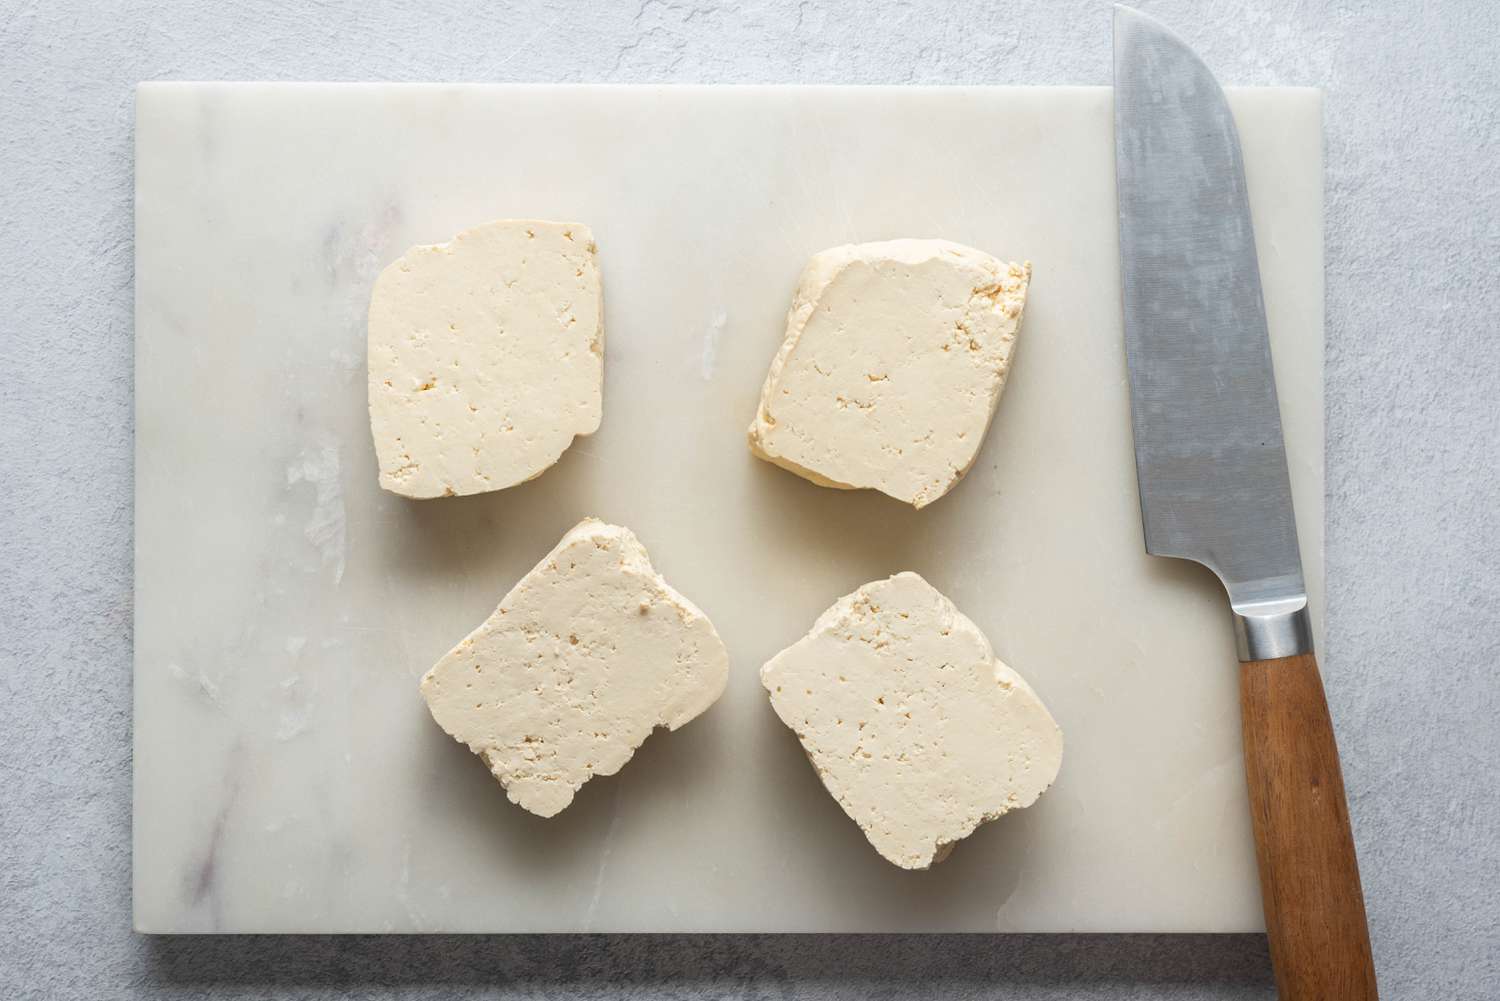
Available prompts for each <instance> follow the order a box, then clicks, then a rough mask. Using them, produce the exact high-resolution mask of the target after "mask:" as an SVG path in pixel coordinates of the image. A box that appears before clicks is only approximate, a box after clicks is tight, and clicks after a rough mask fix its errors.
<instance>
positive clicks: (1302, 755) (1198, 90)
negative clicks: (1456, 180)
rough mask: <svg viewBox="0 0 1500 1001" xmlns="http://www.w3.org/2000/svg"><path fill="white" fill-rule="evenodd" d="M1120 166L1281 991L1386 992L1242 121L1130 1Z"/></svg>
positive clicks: (1149, 438)
mask: <svg viewBox="0 0 1500 1001" xmlns="http://www.w3.org/2000/svg"><path fill="white" fill-rule="evenodd" d="M1114 55H1115V70H1114V73H1115V172H1116V181H1117V184H1118V194H1119V213H1120V272H1121V280H1122V289H1123V298H1124V308H1125V353H1126V359H1127V361H1128V367H1129V370H1130V409H1131V423H1132V427H1133V430H1134V434H1135V461H1136V476H1137V478H1138V479H1139V481H1140V496H1141V517H1142V521H1143V522H1144V524H1145V530H1146V533H1145V534H1146V550H1147V551H1148V552H1150V553H1152V554H1154V555H1157V556H1174V557H1178V558H1181V559H1187V560H1194V561H1196V562H1198V563H1202V564H1204V565H1205V566H1207V567H1208V568H1209V569H1211V570H1212V571H1213V572H1214V573H1215V574H1217V575H1218V577H1219V579H1220V580H1221V581H1222V582H1223V584H1224V587H1225V590H1227V591H1228V592H1229V603H1230V606H1231V608H1232V610H1233V613H1234V615H1233V618H1234V626H1235V636H1236V640H1237V645H1238V649H1239V659H1240V661H1241V667H1240V703H1241V714H1242V721H1243V724H1244V745H1245V775H1246V778H1247V779H1248V782H1249V790H1250V808H1251V815H1252V819H1253V821H1254V827H1255V848H1256V857H1257V861H1258V863H1259V866H1260V884H1261V897H1262V903H1263V906H1264V908H1265V915H1266V929H1267V933H1268V935H1269V939H1270V946H1271V963H1272V966H1273V967H1274V969H1275V974H1276V984H1277V988H1278V990H1279V992H1280V995H1281V997H1282V999H1283V1001H1345V999H1368V998H1374V997H1375V996H1376V991H1375V969H1374V966H1373V964H1372V962H1371V959H1370V941H1369V933H1368V931H1367V929H1366V924H1365V905H1364V897H1363V895H1362V893H1361V890H1360V884H1359V867H1358V864H1357V862H1356V860H1355V856H1354V842H1353V839H1352V838H1351V836H1350V833H1349V811H1348V807H1347V805H1346V803H1345V800H1344V782H1343V777H1342V775H1341V773H1340V769H1339V759H1338V749H1337V747H1336V746H1335V744H1334V737H1333V726H1332V723H1331V721H1330V719H1329V716H1328V704H1327V702H1326V700H1325V698H1324V695H1323V683H1322V680H1321V679H1320V678H1319V676H1318V665H1317V661H1316V660H1315V658H1314V656H1313V646H1312V631H1311V629H1310V627H1309V624H1308V615H1307V591H1306V587H1305V585H1304V583H1303V579H1302V560H1301V557H1300V555H1299V553H1298V550H1297V529H1296V525H1295V523H1294V521H1293V518H1292V494H1291V486H1290V482H1289V479H1288V475H1287V462H1286V450H1285V447H1284V445H1283V443H1282V436H1281V415H1280V412H1279V409H1278V407H1277V402H1276V380H1275V377H1274V375H1273V373H1272V370H1271V348H1270V342H1269V340H1268V338H1267V334H1266V316H1265V309H1264V305H1263V303H1262V301H1261V288H1260V271H1259V267H1258V265H1257V262H1256V256H1255V238H1254V234H1253V232H1252V230H1251V226H1250V204H1249V199H1248V197H1247V195H1246V189H1245V172H1244V167H1243V164H1242V163H1241V160H1240V146H1239V137H1238V134H1237V133H1236V131H1235V127H1234V119H1233V117H1232V116H1231V115H1230V112H1229V106H1228V104H1227V103H1226V102H1225V99H1224V92H1223V91H1222V90H1221V89H1220V88H1219V85H1218V83H1217V82H1215V80H1214V78H1213V75H1212V74H1210V73H1209V71H1208V69H1207V68H1206V67H1205V66H1204V65H1203V63H1202V62H1201V61H1200V60H1199V59H1198V57H1197V56H1195V55H1194V54H1193V52H1192V51H1191V50H1190V49H1189V48H1188V47H1187V46H1186V45H1184V44H1183V43H1182V42H1181V41H1180V40H1179V39H1178V38H1177V37H1176V36H1174V35H1173V34H1172V33H1171V32H1169V31H1167V30H1166V29H1165V28H1164V27H1162V26H1161V25H1160V24H1158V23H1156V22H1155V21H1153V20H1151V19H1150V18H1148V17H1146V16H1144V15H1142V14H1140V13H1138V12H1136V11H1134V10H1131V9H1130V8H1128V7H1116V8H1115V53H1114Z"/></svg>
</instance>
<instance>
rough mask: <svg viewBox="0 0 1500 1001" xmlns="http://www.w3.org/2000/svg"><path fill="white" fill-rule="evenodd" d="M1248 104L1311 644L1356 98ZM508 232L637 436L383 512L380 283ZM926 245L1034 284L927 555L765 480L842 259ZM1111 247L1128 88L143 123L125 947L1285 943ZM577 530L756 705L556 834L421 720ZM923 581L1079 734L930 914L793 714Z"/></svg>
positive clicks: (699, 97)
mask: <svg viewBox="0 0 1500 1001" xmlns="http://www.w3.org/2000/svg"><path fill="white" fill-rule="evenodd" d="M1231 96H1232V103H1233V105H1234V108H1235V112H1236V116H1237V119H1238V121H1239V124H1240V129H1241V135H1242V137H1243V142H1244V148H1245V161H1246V165H1247V170H1248V173H1249V183H1250V191H1251V201H1252V203H1253V208H1254V212H1255V224H1256V235H1257V238H1258V241H1259V248H1260V252H1261V266H1262V269H1263V278H1264V283H1265V295H1266V304H1267V308H1268V311H1269V315H1270V327H1271V334H1272V341H1273V347H1274V352H1275V358H1276V368H1277V374H1278V381H1279V388H1280V391H1281V399H1282V406H1283V414H1284V418H1285V422H1286V427H1287V446H1288V453H1289V456H1290V460H1291V467H1292V481H1293V487H1294V491H1295V493H1296V500H1297V514H1298V523H1299V528H1300V531H1301V537H1302V548H1303V555H1304V559H1305V560H1306V564H1307V573H1308V580H1309V585H1310V587H1311V589H1312V596H1313V608H1314V615H1315V616H1317V617H1319V618H1321V597H1322V590H1323V565H1322V539H1323V532H1322V520H1323V484H1322V476H1323V461H1322V460H1323V420H1322V368H1323V365H1322V351H1323V347H1322V294H1323V291H1322V237H1321V230H1322V179H1321V139H1320V101H1319V97H1318V94H1317V93H1316V92H1313V91H1305V90H1271V91H1240V92H1236V93H1233V94H1232V95H1231ZM504 216H535V217H543V218H557V219H573V220H582V221H584V222H586V223H588V224H589V225H590V226H591V227H593V230H594V233H595V235H596V236H597V239H598V244H599V260H600V264H601V268H602V271H603V275H604V281H605V299H606V330H607V356H606V369H605V371H606V387H605V415H604V424H603V427H602V429H601V430H600V432H599V433H598V434H597V435H596V436H594V437H593V438H590V439H585V440H581V441H579V442H578V443H577V444H576V445H574V447H573V448H572V449H570V450H569V451H568V452H567V453H566V454H565V455H564V456H563V458H562V460H561V462H560V463H559V464H558V465H557V466H556V467H555V468H554V469H552V470H551V471H549V472H548V473H546V474H545V475H544V476H542V477H541V478H540V479H539V480H536V481H533V482H531V483H528V484H525V485H523V486H520V487H517V488H514V489H511V490H507V491H503V492H501V493H498V494H491V495H487V496H479V497H472V498H460V499H447V500H434V501H418V502H412V501H406V500H402V499H399V498H396V497H394V496H391V495H387V494H383V493H382V492H381V491H380V490H379V489H378V488H377V486H376V478H375V460H374V454H373V451H372V447H371V442H370V436H369V429H368V424H367V420H366V412H365V381H364V380H365V376H364V359H363V352H364V314H365V308H366V304H367V301H368V297H369V292H370V286H371V282H372V281H373V279H374V277H375V275H376V273H377V272H378V271H379V269H380V268H381V267H382V266H384V265H385V264H386V263H388V262H389V261H391V260H392V259H394V258H395V257H397V256H398V255H399V254H400V253H401V252H402V251H403V250H404V249H406V248H407V247H408V246H409V245H411V244H414V243H427V242H433V241H438V240H444V239H447V238H448V237H449V236H451V235H452V234H453V233H455V232H456V231H458V230H459V229H462V228H464V227H467V226H471V225H473V224H475V223H478V222H483V221H485V220H489V219H493V218H498V217H504ZM900 236H931V237H945V238H948V239H952V240H957V241H959V242H962V243H966V244H972V245H974V246H976V247H980V248H982V249H984V250H987V251H990V252H992V253H994V254H996V255H999V256H1001V257H1006V258H1023V257H1024V258H1029V259H1030V260H1031V261H1032V262H1034V265H1035V280H1034V283H1033V286H1032V292H1031V299H1030V301H1029V303H1028V305H1027V310H1026V321H1025V326H1024V329H1023V333H1022V339H1021V343H1020V348H1019V353H1018V358H1017V363H1016V367H1015V370H1014V374H1013V376H1012V378H1011V382H1010V386H1009V388H1008V389H1007V391H1006V393H1005V396H1004V398H1003V399H1002V400H1001V403H1000V408H999V413H998V416H997V418H996V422H995V425H994V427H993V430H992V431H991V433H990V435H989V438H988V440H987V442H986V444H985V446H984V449H983V451H982V452H981V454H980V457H979V461H978V462H977V464H976V465H975V467H974V469H973V470H972V471H971V472H970V474H969V476H968V478H967V479H966V480H964V481H963V482H962V483H961V484H960V485H959V486H958V487H957V489H956V490H955V491H954V492H953V493H952V494H950V495H949V496H948V497H946V498H944V499H943V500H941V501H939V502H938V503H937V504H936V505H934V506H932V507H930V508H928V509H926V510H924V511H920V512H917V511H912V510H911V509H909V508H905V507H903V506H902V505H900V504H898V503H896V502H894V501H891V500H888V499H886V498H883V497H881V496H878V495H874V494H869V493H857V494H855V493H844V492H838V491H833V490H825V489H821V488H818V487H815V486H812V485H811V484H809V483H806V482H804V481H803V480H801V479H798V478H797V477H795V476H792V475H791V474H789V473H786V472H784V471H782V470H779V469H776V468H773V467H772V466H770V465H768V464H766V463H764V462H759V461H756V460H754V459H752V458H751V456H750V454H749V452H748V451H747V450H746V448H745V440H744V433H745V427H746V425H747V423H748V422H749V420H750V418H751V415H752V413H753V410H754V407H755V401H756V397H757V393H758V391H759V388H760V383H761V379H762V377H763V376H764V374H765V368H766V364H767V363H768V361H769V360H770V358H771V355H772V354H773V352H774V351H775V349H776V346H777V344H778V342H779V340H780V336H781V332H782V321H783V315H784V313H785V310H786V306H787V302H788V299H789V296H790V294H791V290H792V287H793V283H794V282H795V280H796V278H797V275H798V272H799V271H800V270H801V268H802V265H803V263H804V262H805V261H806V259H807V257H808V255H809V254H811V253H813V252H814V251H817V250H820V249H823V248H825V247H828V246H831V245H834V244H839V243H844V242H850V241H863V240H878V239H887V238H892V237H900ZM1115 239H1116V235H1115V199H1114V175H1113V154H1112V146H1111V99H1110V93H1109V91H1108V90H1105V89H1083V88H1077V89H1074V88H1069V89H971V88H955V89H936V88H899V89H898V88H847V89H846V88H760V87H756V88H698V87H676V88H653V87H639V88H617V87H616V88H579V87H533V88H524V87H444V86H420V87H417V86H385V85H381V86H328V85H308V86H303V85H296V86H276V85H223V84H214V85H197V84H160V85H158V84H150V85H145V86H143V87H142V88H141V90H140V93H139V101H138V110H137V225H136V255H137V256H136V260H137V269H136V296H137V324H136V400H137V424H136V433H137V439H136V444H137V465H136V632H135V643H136V663H135V823H134V832H135V885H134V894H135V924H136V927H137V928H138V929H140V930H142V931H149V932H191V931H204V932H207V931H233V932H292V931H308V932H314V931H316V932H334V931H340V932H343V931H544V930H600V931H607V930H641V931H647V930H649V931H731V930H755V931H824V930H828V931H883V930H892V931H894V930H974V931H993V930H1006V931H1009V930H1015V931H1054V930H1059V931H1060V930H1087V931H1248V930H1254V929H1259V928H1260V927H1261V916H1260V907H1259V896H1258V892H1257V888H1256V881H1255V867H1254V857H1253V850H1252V844H1251V839H1250V830H1249V818H1248V812H1247V807H1246V803H1245V791H1244V779H1243V777H1242V772H1241V765H1240V751H1239V716H1238V703H1237V696H1236V685H1237V673H1236V672H1237V668H1236V665H1235V660H1234V653H1233V645H1232V641H1231V635H1230V629H1229V621H1228V617H1227V612H1226V609H1225V605H1224V601H1223V598H1222V596H1221V594H1220V592H1219V589H1218V587H1217V585H1216V584H1215V582H1214V581H1213V580H1212V579H1211V578H1210V577H1209V575H1208V574H1207V573H1206V572H1204V571H1201V570H1199V569H1197V568H1195V567H1191V566H1187V565H1183V564H1177V563H1173V562H1170V561H1165V560H1155V559H1151V558H1148V557H1147V556H1146V555H1145V554H1144V552H1143V551H1142V544H1141V532H1140V524H1139V521H1138V515H1137V507H1136V486H1135V479H1134V474H1133V465H1132V455H1131V447H1130V431H1129V425H1128V422H1127V414H1128V410H1127V406H1128V404H1127V399H1126V389H1125V370H1124V359H1123V347H1122V342H1121V320H1120V307H1119V282H1118V276H1117V271H1116V267H1117V253H1116V244H1115ZM584 515H597V516H599V517H602V518H604V519H606V520H610V521H614V522H618V523H621V524H625V525H628V526H630V527H631V528H633V529H634V530H635V531H636V532H637V533H638V534H639V536H640V537H641V539H642V540H643V541H644V543H645V544H646V546H647V547H648V548H649V550H650V552H651V555H652V558H653V560H654V561H655V563H656V566H657V567H658V568H659V569H660V570H661V571H662V572H663V573H664V574H665V575H666V576H667V578H668V580H670V581H671V582H672V583H673V584H674V585H675V586H676V587H677V588H679V589H680V590H681V591H683V592H684V593H685V594H687V595H688V596H689V597H691V598H692V600H693V601H694V602H696V603H697V604H698V605H700V606H701V607H702V608H703V609H704V610H705V611H706V612H707V613H708V614H709V615H710V616H711V617H712V619H713V621H714V622H715V624H716V625H717V627H718V629H719V631H720V633H721V634H722V636H723V638H724V640H725V642H726V643H727V645H728V647H729V650H730V654H731V658H732V667H731V678H730V682H729V688H728V691H727V693H726V694H725V697H724V698H723V699H722V700H721V702H720V703H719V704H718V705H716V706H715V707H714V708H713V709H711V710H710V711H709V712H708V713H707V714H706V715H704V716H703V717H702V718H700V719H699V720H696V721H694V722H693V723H691V724H690V725H688V726H687V727H686V728H684V729H683V730H680V731H678V732H677V733H672V734H668V733H665V732H660V731H659V732H658V733H657V734H656V735H655V736H653V737H651V739H649V740H648V741H647V742H646V744H645V745H644V746H643V747H642V748H641V750H640V751H639V752H638V753H637V754H636V756H635V759H634V760H633V761H631V762H630V763H629V764H628V765H627V766H626V767H625V769H624V770H623V771H622V772H621V773H620V774H619V775H617V776H615V777H612V778H604V779H596V780H594V781H593V782H591V783H589V784H588V785H587V786H585V788H584V790H583V791H582V792H581V793H580V795H579V797H578V799H577V801H576V802H575V803H574V805H573V806H572V807H571V808H570V809H568V810H567V811H565V812H564V813H563V814H562V815H561V816H559V817H557V818H555V819H552V820H542V819H539V818H537V817H534V816H531V815H530V814H527V813H525V812H523V811H521V810H520V809H518V808H517V807H515V806H512V805H510V804H509V803H508V802H507V801H506V799H505V795H504V793H503V792H502V791H501V790H500V788H499V787H498V786H497V785H496V784H495V783H494V782H493V781H492V780H491V778H490V777H489V775H488V773H487V771H486V769H485V768H484V767H483V765H482V764H480V763H479V761H478V760H477V759H475V758H473V757H472V756H471V755H470V754H469V752H468V751H467V750H466V749H464V748H463V747H461V746H459V745H458V744H456V743H454V742H453V741H452V740H451V739H449V738H448V737H447V736H445V735H444V734H443V733H442V732H441V731H440V730H439V729H438V728H437V726H436V725H435V724H434V723H433V722H432V720H431V719H430V718H429V716H428V714H427V711H426V708H425V706H424V705H423V703H422V701H421V699H420V697H419V696H418V693H417V679H418V677H419V676H420V675H421V673H422V672H423V671H424V670H425V669H426V668H427V667H428V666H429V665H431V664H432V663H433V661H434V660H436V659H437V658H438V657H439V656H440V655H441V654H442V653H444V652H445V651H446V650H447V649H448V648H449V647H450V646H451V645H452V644H453V643H454V642H455V641H456V640H458V639H460V638H461V637H462V636H463V635H464V634H465V633H466V632H467V631H468V630H469V629H471V628H472V627H473V626H474V625H476V624H477V623H478V622H479V621H480V620H481V619H483V618H484V617H485V615H487V614H488V613H489V612H490V611H491V610H492V609H493V607H494V605H495V603H496V602H497V601H498V599H499V598H500V596H501V595H502V594H503V593H504V592H505V591H506V590H507V589H508V588H509V587H510V585H511V584H512V583H513V582H514V581H515V580H516V579H517V578H518V577H519V576H520V575H521V574H522V573H523V572H524V571H525V570H526V569H528V568H529V567H530V566H531V565H532V564H533V563H534V562H535V561H536V560H537V559H539V558H540V557H541V556H542V555H543V554H544V553H545V552H546V551H547V550H548V549H549V548H550V547H551V546H552V545H553V544H554V543H555V542H556V541H557V539H558V537H559V536H560V535H561V534H562V533H563V531H564V530H566V529H567V528H568V527H569V526H570V525H572V524H573V523H574V522H576V521H577V520H578V519H579V518H581V517H583V516H584ZM905 569H913V570H917V571H919V572H921V573H922V574H923V575H925V576H926V577H927V578H928V579H929V580H931V581H932V582H933V584H935V585H936V586H937V587H938V588H940V589H941V590H942V591H944V592H946V593H947V594H948V595H950V596H951V597H952V598H953V599H954V600H955V601H956V602H957V604H958V605H959V607H960V608H961V609H963V610H964V611H965V612H966V613H967V614H968V615H969V616H970V617H972V618H973V619H974V620H975V621H976V622H977V623H978V624H979V625H980V627H981V628H983V629H984V630H985V632H986V633H987V634H988V635H989V636H990V638H991V639H992V641H993V642H994V645H995V647H996V649H997V651H998V653H999V654H1000V656H1001V657H1002V658H1004V659H1005V660H1006V661H1008V662H1009V663H1010V664H1011V665H1012V666H1014V667H1015V668H1016V669H1018V670H1019V671H1020V672H1021V673H1022V674H1023V675H1024V676H1025V677H1027V678H1028V679H1029V680H1030V681H1031V683H1032V684H1033V686H1034V687H1035V688H1036V690H1037V691H1038V692H1039V693H1040V694H1041V696H1042V697H1043V698H1044V699H1045V700H1046V701H1047V703H1048V704H1049V706H1050V707H1051V708H1052V710H1053V712H1054V713H1055V715H1056V717H1057V719H1058V720H1059V721H1060V723H1061V725H1062V727H1063V729H1064V731H1065V733H1066V735H1067V753H1066V759H1065V761H1064V763H1063V769H1062V774H1061V777H1060V778H1059V781H1058V783H1057V785H1056V786H1055V787H1054V788H1053V789H1052V791H1051V792H1049V793H1048V794H1047V795H1045V796H1044V797H1043V798H1042V799H1041V801H1040V802H1039V803H1038V804H1037V805H1036V806H1035V807H1033V808H1032V809H1029V810H1025V811H1022V812H1020V813H1017V814H1013V815H1011V816H1008V817H1005V818H1003V819H1001V820H1000V821H998V822H995V823H993V824H989V825H987V826H985V827H982V828H981V829H980V831H979V832H978V833H977V834H975V835H974V836H973V837H971V838H970V839H968V840H967V841H965V842H963V843H962V844H960V845H959V846H958V848H957V850H956V851H955V852H954V853H953V855H952V856H951V857H950V858H949V859H948V860H947V861H946V862H943V863H942V864H940V865H939V866H937V867H936V868H934V869H933V870H931V871H928V872H905V871H902V870H899V869H897V868H895V867H893V866H891V865H890V864H889V863H887V862H885V861H883V860H882V859H881V858H880V857H879V856H877V855H876V854H875V852H874V851H873V849H871V848H870V847H869V845H868V844H867V843H866V842H865V840H864V839H863V837H862V836H861V835H860V833H859V830H858V828H857V827H856V826H855V824H854V823H853V822H852V821H850V820H849V819H848V818H847V817H845V816H844V815H843V813H842V812H841V811H840V809H839V807H838V806H837V805H836V804H835V802H834V801H833V800H832V799H831V798H830V797H829V796H828V795H827V794H826V793H824V791H823V789H822V787H821V786H820V785H819V783H818V780H817V778H816V776H815V775H814V773H813V771H812V769H811V768H810V767H809V766H808V764H807V762H806V760H805V759H804V758H803V755H802V752H801V751H800V749H799V748H798V746H797V743H796V740H795V738H794V737H793V736H792V734H791V733H790V732H789V731H788V730H786V729H785V728H784V727H783V726H781V724H780V723H779V722H778V721H777V720H776V718H775V716H774V714H773V713H772V711H771V709H770V706H769V705H768V703H767V701H766V699H765V698H764V696H763V693H762V691H761V688H760V686H759V683H758V680H757V677H756V674H757V670H758V668H759V666H760V664H761V663H762V662H763V661H764V660H766V659H767V658H768V657H769V656H771V655H772V654H773V653H775V652H776V651H777V650H779V649H780V648H782V647H783V646H785V645H787V644H789V643H791V642H792V641H794V640H795V639H797V638H798V637H800V636H801V635H802V634H803V633H804V631H805V630H806V629H807V627H808V626H809V625H810V624H811V622H812V620H813V618H814V617H815V616H816V615H817V614H818V613H819V612H820V611H821V610H822V609H823V608H825V607H826V606H827V605H829V604H830V603H831V602H832V601H833V600H834V599H835V598H836V597H838V596H839V595H841V594H844V593H846V592H847V591H850V590H852V589H853V588H854V587H855V586H857V585H858V584H860V583H863V582H865V581H867V580H871V579H874V578H877V577H881V576H884V575H887V574H890V573H893V572H896V571H899V570H905Z"/></svg>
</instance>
